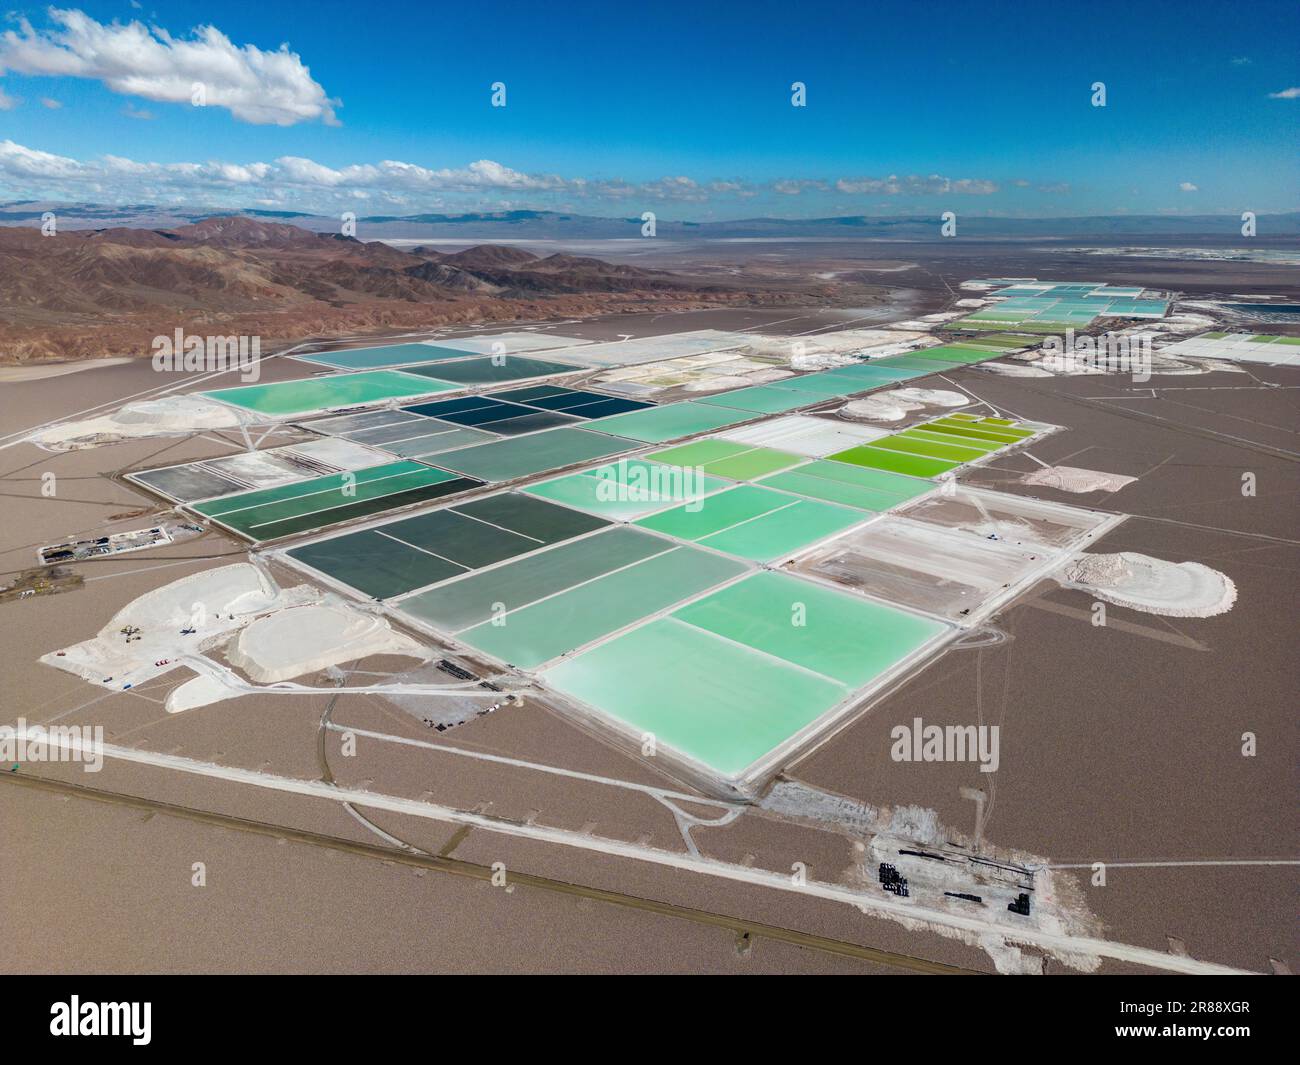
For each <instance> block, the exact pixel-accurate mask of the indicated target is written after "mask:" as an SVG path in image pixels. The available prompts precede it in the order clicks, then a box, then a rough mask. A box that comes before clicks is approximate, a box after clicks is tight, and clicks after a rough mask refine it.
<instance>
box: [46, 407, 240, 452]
mask: <svg viewBox="0 0 1300 1065" xmlns="http://www.w3.org/2000/svg"><path fill="white" fill-rule="evenodd" d="M242 420H243V417H242V416H241V415H240V414H239V412H238V411H236V410H234V409H233V408H231V407H227V406H225V405H224V404H222V403H215V402H213V401H212V400H210V399H204V398H203V397H202V396H163V397H161V398H160V399H145V400H140V401H138V402H136V403H127V404H125V405H124V406H122V407H121V408H119V409H118V410H116V411H114V412H113V413H112V414H108V415H105V416H103V417H99V418H86V419H83V420H82V421H75V422H63V423H61V424H59V425H51V426H49V427H47V428H45V429H38V430H37V431H36V432H34V433H32V434H31V435H30V436H28V437H27V439H28V440H30V441H31V442H32V443H34V444H40V445H43V446H45V447H49V448H53V449H55V450H58V451H71V450H76V449H80V448H86V447H98V446H99V445H100V444H113V443H117V442H118V441H121V440H133V439H137V438H140V437H148V436H166V435H169V434H173V433H187V432H196V431H198V430H201V429H230V428H233V427H235V426H236V425H239V424H240V422H241V421H242Z"/></svg>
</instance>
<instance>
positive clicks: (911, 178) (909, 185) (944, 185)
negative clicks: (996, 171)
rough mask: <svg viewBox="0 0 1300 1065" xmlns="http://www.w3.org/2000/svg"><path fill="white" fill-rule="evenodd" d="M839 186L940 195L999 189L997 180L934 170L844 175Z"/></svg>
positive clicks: (872, 192) (853, 191)
mask: <svg viewBox="0 0 1300 1065" xmlns="http://www.w3.org/2000/svg"><path fill="white" fill-rule="evenodd" d="M835 190H836V191H837V192H843V193H845V194H847V195H851V196H876V195H882V194H883V195H886V196H899V195H908V196H936V195H943V194H947V193H960V194H962V195H969V196H987V195H989V194H990V193H994V192H997V191H998V186H997V182H995V181H985V180H976V179H973V178H959V179H957V180H955V181H954V180H953V179H951V178H946V177H942V176H941V175H939V174H931V175H930V176H929V177H920V176H918V175H916V174H910V175H908V176H907V177H899V176H898V175H896V174H890V175H889V177H885V178H840V180H839V181H837V182H835Z"/></svg>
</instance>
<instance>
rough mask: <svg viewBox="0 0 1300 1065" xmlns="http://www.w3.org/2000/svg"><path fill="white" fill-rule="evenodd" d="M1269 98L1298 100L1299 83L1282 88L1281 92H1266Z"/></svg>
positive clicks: (1299, 94)
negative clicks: (1288, 87)
mask: <svg viewBox="0 0 1300 1065" xmlns="http://www.w3.org/2000/svg"><path fill="white" fill-rule="evenodd" d="M1268 98H1269V99H1270V100H1300V85H1298V86H1293V87H1292V88H1290V89H1283V90H1282V91H1281V92H1271V93H1269V94H1268Z"/></svg>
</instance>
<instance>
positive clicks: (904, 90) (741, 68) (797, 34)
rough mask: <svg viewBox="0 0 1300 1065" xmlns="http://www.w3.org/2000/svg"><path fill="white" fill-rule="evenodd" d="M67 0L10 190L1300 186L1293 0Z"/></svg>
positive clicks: (811, 206)
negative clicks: (138, 3) (480, 0)
mask: <svg viewBox="0 0 1300 1065" xmlns="http://www.w3.org/2000/svg"><path fill="white" fill-rule="evenodd" d="M66 10H70V11H79V12H81V13H84V14H83V15H77V16H71V15H60V14H57V13H53V14H52V13H51V11H50V9H48V8H45V7H19V8H17V9H16V10H15V11H14V12H13V13H12V14H11V15H10V21H9V22H7V23H0V31H7V34H8V35H7V36H4V37H0V68H3V69H4V73H3V74H2V75H0V198H3V199H15V198H42V199H43V198H59V199H65V198H71V199H84V200H96V201H100V202H118V201H134V202H139V201H141V200H149V201H157V202H173V201H176V202H187V203H190V204H192V205H208V204H211V205H215V206H263V207H284V208H287V209H295V208H296V209H303V210H324V211H334V210H337V209H339V208H340V207H351V208H352V209H355V210H357V211H358V212H359V213H411V212H418V211H459V210H477V209H500V208H516V207H540V208H554V209H563V210H575V211H581V212H583V213H590V214H613V215H620V216H622V215H633V214H639V213H640V212H641V211H642V210H654V211H656V212H657V213H658V214H660V216H661V217H667V218H698V219H707V218H735V217H750V216H755V215H781V216H788V217H807V216H819V215H828V214H901V213H916V212H922V213H936V212H938V211H942V210H949V209H951V210H956V211H958V212H959V213H967V214H1010V215H1070V214H1115V213H1126V212H1127V213H1160V212H1183V213H1219V212H1231V213H1239V212H1240V211H1242V210H1254V211H1256V212H1260V213H1263V212H1268V211H1277V210H1292V209H1295V208H1296V206H1297V203H1296V199H1297V197H1296V190H1297V188H1300V181H1298V180H1297V179H1298V178H1300V169H1298V168H1297V163H1296V151H1295V149H1296V133H1297V128H1298V127H1300V88H1298V87H1300V63H1298V62H1297V59H1296V56H1297V54H1300V50H1297V48H1296V45H1297V42H1298V41H1300V5H1297V4H1295V3H1270V2H1267V0H1264V2H1252V3H1251V4H1250V5H1249V6H1248V7H1243V6H1242V5H1240V4H1232V3H1195V2H1191V3H1172V2H1171V3H1147V4H1143V3H1136V2H1129V3H1106V2H1099V3H1048V4H1042V5H1038V6H1036V7H1033V6H1030V5H1024V4H1012V3H1000V2H997V0H991V2H989V3H985V4H980V5H965V4H963V5H958V4H955V3H953V4H950V3H944V4H934V5H927V4H919V3H899V4H862V3H840V4H828V3H816V2H805V3H794V2H790V0H786V2H782V3H773V2H766V0H753V2H747V3H744V4H714V5H708V4H701V3H695V4H673V3H658V4H647V5H635V4H627V3H623V4H609V3H566V4H563V5H558V4H557V5H539V4H514V3H509V2H506V3H491V4H486V5H481V4H480V5H471V4H449V3H436V4H435V3H419V4H389V5H384V4H365V5H363V4H356V3H332V2H329V0H325V2H312V3H306V2H299V0H274V2H268V3H263V4H252V3H247V2H241V3H230V4H221V3H218V4H212V3H207V4H195V3H166V4H156V5H155V4H150V3H148V2H147V0H146V2H145V3H144V4H143V6H142V7H139V8H137V7H134V6H133V5H132V4H130V3H129V2H127V0H122V2H114V3H85V4H79V5H76V7H75V8H69V9H66ZM22 19H26V20H28V23H29V24H27V25H24V23H23V22H22V21H20V20H22ZM135 21H138V22H139V23H140V24H141V25H139V26H135V27H131V26H130V24H131V23H132V22H135ZM115 22H116V23H118V25H116V26H115V25H114V23H115ZM204 26H210V27H213V28H214V30H215V31H216V39H215V40H214V39H213V37H212V36H211V35H209V37H208V39H207V40H206V41H205V42H202V43H198V44H196V43H195V38H194V37H193V34H194V32H195V30H196V28H197V27H204ZM167 35H170V36H167ZM222 41H225V43H224V44H223V43H222ZM105 42H107V45H106V44H105ZM281 44H285V45H287V47H288V51H289V53H291V55H286V56H277V55H274V53H275V52H276V50H277V49H278V48H279V47H280V46H281ZM232 55H233V56H234V57H235V60H236V62H235V64H234V65H235V66H236V67H238V68H239V69H238V70H237V71H236V72H235V73H234V74H233V75H232V74H231V73H230V71H231V63H230V62H229V61H228V60H229V59H230V57H231V56H232ZM294 56H296V57H297V58H296V59H295V58H293V57H294ZM270 68H275V69H274V70H272V69H270ZM67 71H72V72H73V73H74V74H75V76H69V75H68V73H66V72H67ZM195 79H199V80H202V81H203V82H204V84H205V86H206V87H207V88H208V90H209V92H210V96H209V98H208V106H205V107H194V106H192V105H191V103H190V86H191V84H192V82H193V81H194V80H195ZM496 81H501V82H504V83H505V85H506V100H507V106H506V107H504V108H494V107H492V106H491V103H490V99H491V89H490V86H491V85H492V83H493V82H496ZM795 81H802V82H804V83H805V84H806V86H807V106H806V107H802V108H796V107H792V106H791V102H790V99H791V84H792V83H793V82H795ZM1096 81H1102V82H1104V83H1105V86H1106V97H1107V106H1105V107H1104V108H1103V107H1094V106H1092V104H1091V97H1092V89H1091V86H1092V84H1093V83H1094V82H1096ZM1288 90H1294V91H1293V92H1292V93H1290V94H1288V92H1287V91H1288ZM124 160H127V161H129V162H125V161H124ZM286 160H287V162H286ZM386 162H387V163H388V165H385V163H386ZM473 164H479V165H478V166H474V165H473Z"/></svg>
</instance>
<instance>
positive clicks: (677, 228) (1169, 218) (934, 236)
mask: <svg viewBox="0 0 1300 1065" xmlns="http://www.w3.org/2000/svg"><path fill="white" fill-rule="evenodd" d="M45 211H54V212H55V214H56V215H57V216H58V224H59V227H60V228H61V229H97V228H103V227H129V228H137V229H138V228H147V229H153V228H163V227H167V228H180V227H184V226H187V225H192V224H196V223H199V222H203V224H204V225H211V226H212V227H214V228H219V226H220V222H219V219H220V218H221V217H223V216H224V217H231V216H234V215H237V216H239V217H242V218H244V219H245V220H248V219H254V220H258V219H266V220H268V227H269V225H270V220H276V221H281V222H283V221H292V222H293V224H294V225H295V226H297V227H300V228H302V229H307V230H312V231H314V232H319V233H337V232H338V231H339V230H340V228H341V223H340V220H339V219H338V218H337V217H333V216H321V215H312V214H303V213H297V212H292V211H264V210H244V211H239V212H231V211H219V210H213V209H210V208H209V209H201V210H200V209H194V210H190V209H184V210H181V209H177V208H170V207H161V206H156V205H151V204H130V205H126V206H123V207H107V206H104V205H100V204H86V203H81V204H55V203H48V204H47V203H36V202H32V201H15V202H13V203H7V204H0V226H5V225H21V226H39V225H40V220H41V216H42V214H43V213H44V212H45ZM938 213H939V211H938V208H936V210H935V215H934V216H933V217H930V216H919V215H905V216H896V217H882V216H871V215H845V216H838V217H832V218H806V219H792V218H746V219H740V220H736V221H724V222H689V221H687V222H674V221H668V220H665V219H660V220H658V221H657V223H656V236H657V237H658V238H660V239H667V240H700V239H712V240H719V239H736V238H745V237H749V238H756V237H766V238H772V239H779V238H782V237H786V238H810V237H820V238H828V239H839V240H921V241H925V240H939V239H943V238H941V237H940V235H939V219H938ZM1257 224H1258V232H1259V235H1260V237H1267V238H1274V237H1300V212H1290V213H1286V214H1270V215H1260V216H1259V218H1258V222H1257ZM641 225H642V222H641V218H640V216H639V215H637V216H633V217H627V218H602V217H597V216H591V215H580V214H566V213H563V212H557V211H529V210H520V211H489V212H473V213H466V214H414V215H369V216H364V217H361V218H358V219H357V235H358V236H359V237H360V238H361V239H362V240H384V239H388V240H398V239H401V240H430V241H436V240H438V239H439V238H443V239H447V240H455V241H464V240H472V241H478V242H482V243H491V242H492V241H494V240H514V241H519V240H558V241H563V240H573V241H578V240H608V239H620V238H622V239H628V238H635V237H639V236H640V233H641ZM1240 235H1241V220H1240V218H1239V217H1238V216H1236V215H1112V216H1098V217H1080V218H988V217H982V216H977V215H962V214H961V213H960V212H959V213H958V237H959V238H974V239H987V240H1000V239H1007V240H1033V239H1039V240H1047V239H1087V238H1093V239H1103V238H1104V239H1117V238H1166V239H1174V238H1188V237H1197V236H1203V237H1216V238H1222V237H1240Z"/></svg>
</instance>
